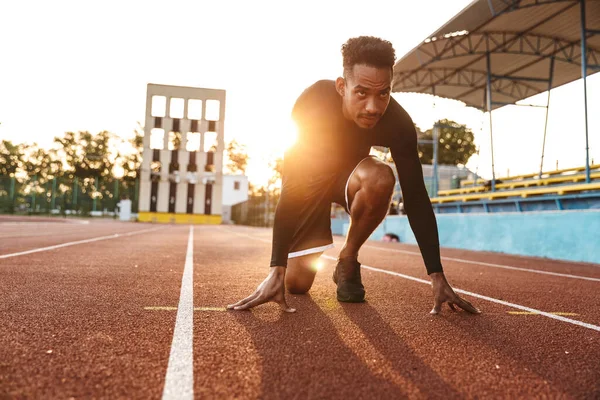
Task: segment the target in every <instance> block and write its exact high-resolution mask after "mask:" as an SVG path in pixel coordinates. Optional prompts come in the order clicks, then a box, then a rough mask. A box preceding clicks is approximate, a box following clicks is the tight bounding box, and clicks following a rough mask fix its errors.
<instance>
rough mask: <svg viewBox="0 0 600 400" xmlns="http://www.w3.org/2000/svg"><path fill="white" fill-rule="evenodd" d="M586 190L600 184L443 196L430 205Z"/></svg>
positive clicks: (599, 188)
mask: <svg viewBox="0 0 600 400" xmlns="http://www.w3.org/2000/svg"><path fill="white" fill-rule="evenodd" d="M586 190H600V182H594V183H582V184H577V185H563V186H551V187H542V188H535V189H525V190H504V191H499V192H485V193H481V194H471V195H462V196H460V195H459V196H443V197H433V198H431V203H437V204H441V203H449V202H454V201H463V202H465V201H470V200H493V199H497V198H505V197H515V196H518V197H522V198H527V197H529V196H535V195H539V194H548V193H556V194H558V195H563V194H565V193H568V192H583V191H586Z"/></svg>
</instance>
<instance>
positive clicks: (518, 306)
mask: <svg viewBox="0 0 600 400" xmlns="http://www.w3.org/2000/svg"><path fill="white" fill-rule="evenodd" d="M229 232H231V233H234V234H236V235H239V236H246V237H249V238H250V239H254V240H259V241H261V242H268V243H271V241H270V240H265V239H259V238H256V237H254V236H250V235H246V234H243V233H238V232H234V231H232V230H229ZM321 257H323V258H327V259H329V260H333V261H337V258H335V257H331V256H328V255H325V254H323V255H322V256H321ZM362 267H363V268H365V269H369V270H371V271H375V272H381V273H384V274H389V275H394V276H398V277H400V278H404V279H408V280H411V281H415V282H419V283H425V284H426V285H431V282H429V281H426V280H425V279H420V278H415V277H414V276H410V275H404V274H400V273H398V272H393V271H387V270H385V269H380V268H374V267H369V266H368V265H364V264H363V265H362ZM453 289H454V291H455V292H457V293H461V294H465V295H467V296H473V297H476V298H478V299H482V300H486V301H490V302H492V303H496V304H502V305H504V306H508V307H512V308H516V309H517V310H522V311H528V312H533V313H536V314H539V315H543V316H545V317H548V318H552V319H556V320H558V321H562V322H566V323H569V324H573V325H577V326H581V327H584V328H588V329H593V330H595V331H598V332H600V326H597V325H592V324H588V323H586V322H581V321H577V320H574V319H571V318H565V317H562V316H560V315H554V314H551V313H547V312H544V311H540V310H536V309H535V308H531V307H525V306H522V305H519V304H515V303H509V302H508V301H504V300H498V299H494V298H493V297H488V296H484V295H481V294H477V293H473V292H469V291H466V290H462V289H457V288H453Z"/></svg>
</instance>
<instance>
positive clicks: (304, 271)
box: [285, 253, 321, 294]
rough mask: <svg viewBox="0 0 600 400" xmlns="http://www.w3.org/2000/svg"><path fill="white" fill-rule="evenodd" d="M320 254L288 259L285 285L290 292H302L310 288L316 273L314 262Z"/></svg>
mask: <svg viewBox="0 0 600 400" xmlns="http://www.w3.org/2000/svg"><path fill="white" fill-rule="evenodd" d="M320 255H321V253H318V254H311V255H307V256H302V257H298V258H293V259H291V260H289V261H288V268H287V272H286V274H285V287H286V289H287V290H288V291H289V292H290V293H292V294H304V293H306V292H308V291H309V290H310V288H311V287H312V284H313V282H314V280H315V275H316V273H317V268H316V264H315V262H316V261H317V260H318V258H319V256H320Z"/></svg>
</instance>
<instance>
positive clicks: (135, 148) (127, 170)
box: [117, 122, 144, 183]
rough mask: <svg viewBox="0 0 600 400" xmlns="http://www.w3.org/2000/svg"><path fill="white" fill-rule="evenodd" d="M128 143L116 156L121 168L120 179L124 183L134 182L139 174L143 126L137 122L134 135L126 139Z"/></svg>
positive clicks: (142, 146)
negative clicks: (121, 175)
mask: <svg viewBox="0 0 600 400" xmlns="http://www.w3.org/2000/svg"><path fill="white" fill-rule="evenodd" d="M128 145H129V146H125V147H127V150H126V151H125V152H124V153H119V154H118V157H117V159H118V160H119V165H120V166H121V167H122V168H123V178H122V180H123V181H124V182H125V183H131V182H134V181H135V180H136V179H137V178H138V177H139V176H140V168H141V166H142V155H143V152H144V127H143V126H142V125H141V124H140V123H139V122H138V127H137V128H136V129H135V131H134V137H133V138H131V139H130V140H129V141H128Z"/></svg>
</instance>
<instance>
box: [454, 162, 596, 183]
mask: <svg viewBox="0 0 600 400" xmlns="http://www.w3.org/2000/svg"><path fill="white" fill-rule="evenodd" d="M596 169H600V164H594V165H590V171H591V170H596ZM581 171H585V166H582V167H574V168H565V169H557V170H553V171H547V172H542V176H544V175H549V176H552V175H558V174H563V173H565V172H581ZM538 175H539V172H535V173H530V174H524V175H515V176H509V177H506V178H498V179H499V180H501V181H509V180H510V181H514V180H519V179H526V178H534V177H536V176H538ZM477 182H481V183H484V182H486V180H485V179H477ZM460 183H461V186H463V185H473V183H475V182H474V180H472V179H471V180H465V181H461V182H460ZM496 187H497V185H496Z"/></svg>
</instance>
